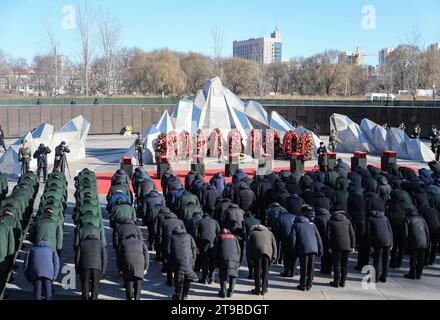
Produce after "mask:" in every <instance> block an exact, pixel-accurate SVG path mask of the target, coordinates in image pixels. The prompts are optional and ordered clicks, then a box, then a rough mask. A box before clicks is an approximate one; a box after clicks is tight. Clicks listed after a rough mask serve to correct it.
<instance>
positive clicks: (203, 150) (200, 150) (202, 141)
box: [193, 129, 207, 163]
mask: <svg viewBox="0 0 440 320" xmlns="http://www.w3.org/2000/svg"><path fill="white" fill-rule="evenodd" d="M194 148H195V150H194V152H193V154H194V156H195V159H193V160H196V161H197V163H203V159H204V158H205V157H206V154H207V140H206V136H205V134H204V133H203V131H202V130H201V129H199V130H197V133H196V135H195V141H194Z"/></svg>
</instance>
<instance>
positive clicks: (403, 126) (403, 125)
mask: <svg viewBox="0 0 440 320" xmlns="http://www.w3.org/2000/svg"><path fill="white" fill-rule="evenodd" d="M399 129H400V130H402V131H403V132H405V131H406V125H405V122H402V123H401V124H400V125H399Z"/></svg>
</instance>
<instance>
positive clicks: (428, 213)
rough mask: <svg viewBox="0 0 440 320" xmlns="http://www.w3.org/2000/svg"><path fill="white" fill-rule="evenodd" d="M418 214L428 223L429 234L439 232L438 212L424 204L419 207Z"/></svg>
mask: <svg viewBox="0 0 440 320" xmlns="http://www.w3.org/2000/svg"><path fill="white" fill-rule="evenodd" d="M419 212H420V215H421V216H422V217H423V218H424V219H425V221H426V224H427V225H428V229H429V234H430V236H431V237H433V236H435V235H438V234H439V233H440V214H439V212H438V211H437V210H436V209H434V208H431V207H428V206H425V207H422V208H420V209H419Z"/></svg>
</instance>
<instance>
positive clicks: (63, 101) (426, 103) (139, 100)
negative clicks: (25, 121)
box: [0, 97, 440, 107]
mask: <svg viewBox="0 0 440 320" xmlns="http://www.w3.org/2000/svg"><path fill="white" fill-rule="evenodd" d="M74 100H75V103H76V104H80V105H89V104H93V103H94V102H95V98H94V97H92V98H81V97H80V98H75V99H74ZM249 100H251V99H243V101H249ZM252 100H254V101H257V102H259V103H261V104H262V105H264V106H322V105H327V106H380V107H405V106H407V107H437V106H439V107H440V101H434V100H423V101H408V100H396V101H365V100H339V99H334V100H292V99H285V100H283V99H252ZM40 102H41V104H42V105H70V104H71V102H72V98H71V97H70V98H66V97H58V98H48V97H46V98H40ZM97 102H98V103H99V104H102V105H162V104H165V105H166V104H176V103H178V102H179V98H148V97H125V98H106V97H102V98H97ZM36 104H37V98H36V97H32V98H11V99H8V98H1V99H0V105H21V106H34V105H36Z"/></svg>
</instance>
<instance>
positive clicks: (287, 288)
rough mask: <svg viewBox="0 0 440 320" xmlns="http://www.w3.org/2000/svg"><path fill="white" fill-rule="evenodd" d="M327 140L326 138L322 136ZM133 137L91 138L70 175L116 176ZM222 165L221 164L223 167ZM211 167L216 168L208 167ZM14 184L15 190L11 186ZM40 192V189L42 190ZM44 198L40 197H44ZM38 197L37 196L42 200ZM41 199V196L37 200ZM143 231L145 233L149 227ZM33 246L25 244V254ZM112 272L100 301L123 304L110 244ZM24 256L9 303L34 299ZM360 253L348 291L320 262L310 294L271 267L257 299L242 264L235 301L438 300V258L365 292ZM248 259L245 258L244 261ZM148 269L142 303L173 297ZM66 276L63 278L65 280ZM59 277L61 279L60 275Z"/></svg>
mask: <svg viewBox="0 0 440 320" xmlns="http://www.w3.org/2000/svg"><path fill="white" fill-rule="evenodd" d="M324 140H326V138H324ZM133 141H134V138H121V137H119V136H99V137H98V136H91V137H89V139H88V141H87V158H86V159H85V160H83V161H80V162H76V163H70V167H71V170H72V174H73V175H76V173H77V172H78V171H80V170H82V169H83V168H85V167H88V168H89V169H91V170H95V171H96V172H97V173H109V172H114V171H115V170H117V169H118V167H119V164H118V163H119V160H120V159H121V157H122V156H123V155H124V152H125V150H126V149H127V148H128V147H129V146H130V145H131V143H133ZM339 156H341V157H342V158H343V159H344V160H345V161H349V158H350V156H351V155H339ZM369 163H371V164H377V163H380V158H379V157H369ZM399 163H400V164H402V165H408V166H411V167H421V166H423V165H421V164H418V163H414V162H409V161H400V162H399ZM313 165H315V163H307V164H306V166H308V167H310V166H313ZM275 166H276V167H287V166H288V163H287V162H285V161H277V162H276V164H275ZM220 167H221V166H218V168H220ZM210 168H212V167H210ZM147 169H148V170H154V169H155V167H153V166H151V167H148V168H147ZM174 169H176V170H189V166H188V165H178V166H175V167H174ZM13 184H14V183H13V182H11V187H12V186H13ZM41 189H42V188H41ZM73 192H74V188H73V179H70V180H69V200H68V202H69V203H68V211H67V213H66V223H65V227H64V249H63V252H62V257H61V263H62V266H68V267H72V266H73V261H74V253H73V247H72V243H73V230H74V225H73V223H72V219H71V213H72V210H73V205H74V198H73ZM40 195H41V194H40ZM40 195H39V196H40ZM39 196H38V197H39ZM101 201H102V203H101V205H102V207H103V213H104V219H105V221H104V222H105V228H106V237H107V242H108V243H109V244H111V236H112V234H111V229H110V228H109V221H108V214H107V213H106V212H105V209H104V207H105V205H106V202H105V198H104V197H102V199H101ZM38 204H39V198H38V199H37V201H36V204H35V206H36V207H37V206H38ZM143 232H144V233H145V235H146V233H147V231H146V230H145V229H143ZM28 246H29V244H26V245H25V248H24V250H26V247H28ZM107 250H108V255H109V262H108V265H109V267H108V271H107V274H106V275H105V276H104V278H103V279H102V281H101V284H100V299H106V300H120V299H125V291H124V289H123V287H122V279H121V278H120V277H119V275H118V272H117V268H116V257H115V253H114V250H113V248H112V247H111V246H108V248H107ZM23 258H24V252H22V253H21V254H20V256H19V260H18V262H17V268H16V271H15V274H14V281H13V282H12V283H11V284H9V285H8V287H7V290H6V295H7V297H6V298H7V299H10V300H28V299H32V286H31V285H30V284H29V283H28V282H27V281H26V280H25V278H24V275H23V265H22V263H23ZM355 259H356V254H353V255H352V256H351V257H350V263H349V276H348V281H347V287H346V288H344V289H334V288H331V287H330V286H329V285H328V283H329V281H331V278H330V277H328V276H322V275H321V274H320V273H319V271H318V270H319V263H317V264H316V270H317V272H316V276H315V281H314V287H313V288H312V290H311V291H310V292H300V291H297V290H296V286H297V284H298V280H299V279H298V276H296V277H295V278H292V279H285V278H281V277H280V276H279V274H280V272H281V271H282V266H278V265H275V266H272V267H271V270H270V279H269V294H268V295H266V296H264V297H262V296H254V295H251V294H250V292H249V291H250V290H251V289H252V288H253V283H252V281H251V280H247V267H246V265H244V266H243V267H242V268H241V269H240V279H239V280H238V283H237V286H236V293H235V295H234V297H233V298H232V299H234V300H263V299H265V300H271V299H276V300H279V299H285V300H295V299H302V300H341V299H342V300H357V299H359V300H389V299H393V300H400V299H425V300H428V299H435V300H436V299H440V261H438V260H437V263H436V265H434V266H433V267H430V268H427V269H425V272H424V274H423V278H422V280H421V281H412V280H407V279H405V278H404V277H403V275H404V273H406V272H407V270H408V260H407V257H406V259H405V261H404V265H403V268H402V269H399V270H391V272H390V277H389V279H388V283H386V284H378V285H377V287H376V288H375V289H368V290H364V289H363V288H362V282H361V280H362V278H363V276H365V275H362V274H361V273H359V272H358V271H355V270H353V267H354V265H355ZM245 260H246V259H245ZM150 261H151V263H150V270H149V272H148V274H147V276H146V278H145V280H144V282H143V286H142V289H143V290H142V299H153V300H161V299H169V298H170V296H171V295H172V294H173V288H170V287H167V286H166V285H165V276H164V275H163V274H161V272H160V270H161V265H160V264H158V263H156V262H155V261H154V253H151V254H150ZM65 275H66V274H62V275H61V276H65ZM60 279H61V277H60ZM60 282H61V280H59V282H57V283H56V284H55V296H54V298H55V299H63V300H66V299H80V284H79V277H76V287H77V289H76V290H74V289H69V290H65V289H63V288H62V286H61V284H60ZM218 289H219V285H218V284H216V283H213V284H212V285H200V284H193V285H192V288H191V292H190V299H191V300H211V299H217V298H218V297H217V292H218Z"/></svg>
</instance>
